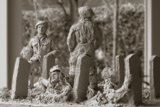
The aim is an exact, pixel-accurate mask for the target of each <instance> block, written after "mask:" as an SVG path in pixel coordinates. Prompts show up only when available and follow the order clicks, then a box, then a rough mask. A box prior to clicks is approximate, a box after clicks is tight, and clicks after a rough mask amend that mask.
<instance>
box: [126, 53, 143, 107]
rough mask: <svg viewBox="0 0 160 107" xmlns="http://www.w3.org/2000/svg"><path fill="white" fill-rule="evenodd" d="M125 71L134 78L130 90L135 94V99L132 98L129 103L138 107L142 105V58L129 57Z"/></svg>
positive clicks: (132, 55)
mask: <svg viewBox="0 0 160 107" xmlns="http://www.w3.org/2000/svg"><path fill="white" fill-rule="evenodd" d="M125 69H126V72H125V74H126V76H127V77H128V76H129V75H131V76H132V82H131V86H130V88H131V90H132V92H133V97H131V99H130V101H129V102H130V103H132V104H135V105H138V104H140V103H142V76H141V75H142V74H141V73H142V72H141V62H140V58H139V57H138V56H137V55H134V54H131V55H129V56H127V57H126V59H125Z"/></svg>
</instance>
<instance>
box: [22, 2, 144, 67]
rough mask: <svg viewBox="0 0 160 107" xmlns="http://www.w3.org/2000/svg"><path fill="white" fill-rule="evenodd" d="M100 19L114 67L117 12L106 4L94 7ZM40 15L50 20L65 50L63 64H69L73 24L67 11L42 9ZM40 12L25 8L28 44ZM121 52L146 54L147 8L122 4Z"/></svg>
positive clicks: (52, 32) (104, 45)
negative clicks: (108, 11)
mask: <svg viewBox="0 0 160 107" xmlns="http://www.w3.org/2000/svg"><path fill="white" fill-rule="evenodd" d="M93 10H94V12H95V14H96V18H95V22H97V23H98V24H99V25H100V27H101V29H102V31H103V43H102V46H101V48H102V51H103V53H104V56H105V58H104V59H105V63H102V62H101V63H102V64H103V66H105V65H106V64H108V65H109V66H111V59H112V39H113V33H112V31H113V30H112V29H113V26H112V25H113V24H112V21H113V12H111V13H107V12H106V10H105V7H103V6H102V7H95V8H93ZM39 17H40V18H43V19H45V20H47V21H48V22H49V29H48V33H47V34H48V35H49V36H51V37H52V38H53V39H54V40H55V42H56V44H58V46H59V47H60V49H61V53H60V55H59V56H60V57H59V59H60V60H61V64H62V66H68V59H69V52H68V48H67V44H66V38H67V35H68V32H69V28H70V25H69V24H68V23H67V21H66V19H65V16H64V14H63V11H62V10H61V9H59V8H49V9H45V10H41V11H40V12H39ZM35 23H36V14H35V13H34V12H33V11H23V25H24V34H23V38H24V39H23V45H24V46H25V45H27V44H28V41H29V40H30V38H31V37H33V36H35V33H36V32H35V29H34V25H35ZM118 28H119V30H118V44H119V45H118V54H119V55H124V56H126V55H128V54H130V53H139V55H140V56H142V53H143V35H144V7H143V5H132V4H127V5H121V6H120V9H119V22H118Z"/></svg>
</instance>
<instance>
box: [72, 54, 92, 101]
mask: <svg viewBox="0 0 160 107" xmlns="http://www.w3.org/2000/svg"><path fill="white" fill-rule="evenodd" d="M91 63H92V59H91V58H90V57H89V56H86V55H81V56H80V57H79V58H78V61H77V67H76V72H75V79H74V86H73V94H74V100H75V101H76V102H81V101H84V100H85V99H86V94H87V89H88V85H89V71H90V67H91Z"/></svg>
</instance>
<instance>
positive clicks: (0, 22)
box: [0, 0, 7, 88]
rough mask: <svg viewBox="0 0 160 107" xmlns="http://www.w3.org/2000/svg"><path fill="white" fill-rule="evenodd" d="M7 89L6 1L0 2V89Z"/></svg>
mask: <svg viewBox="0 0 160 107" xmlns="http://www.w3.org/2000/svg"><path fill="white" fill-rule="evenodd" d="M2 87H7V0H0V88H2Z"/></svg>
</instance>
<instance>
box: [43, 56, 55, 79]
mask: <svg viewBox="0 0 160 107" xmlns="http://www.w3.org/2000/svg"><path fill="white" fill-rule="evenodd" d="M54 65H55V57H54V56H53V55H52V54H51V55H45V56H44V57H43V65H42V77H43V78H45V79H48V78H49V70H50V68H51V67H52V66H54Z"/></svg>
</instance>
